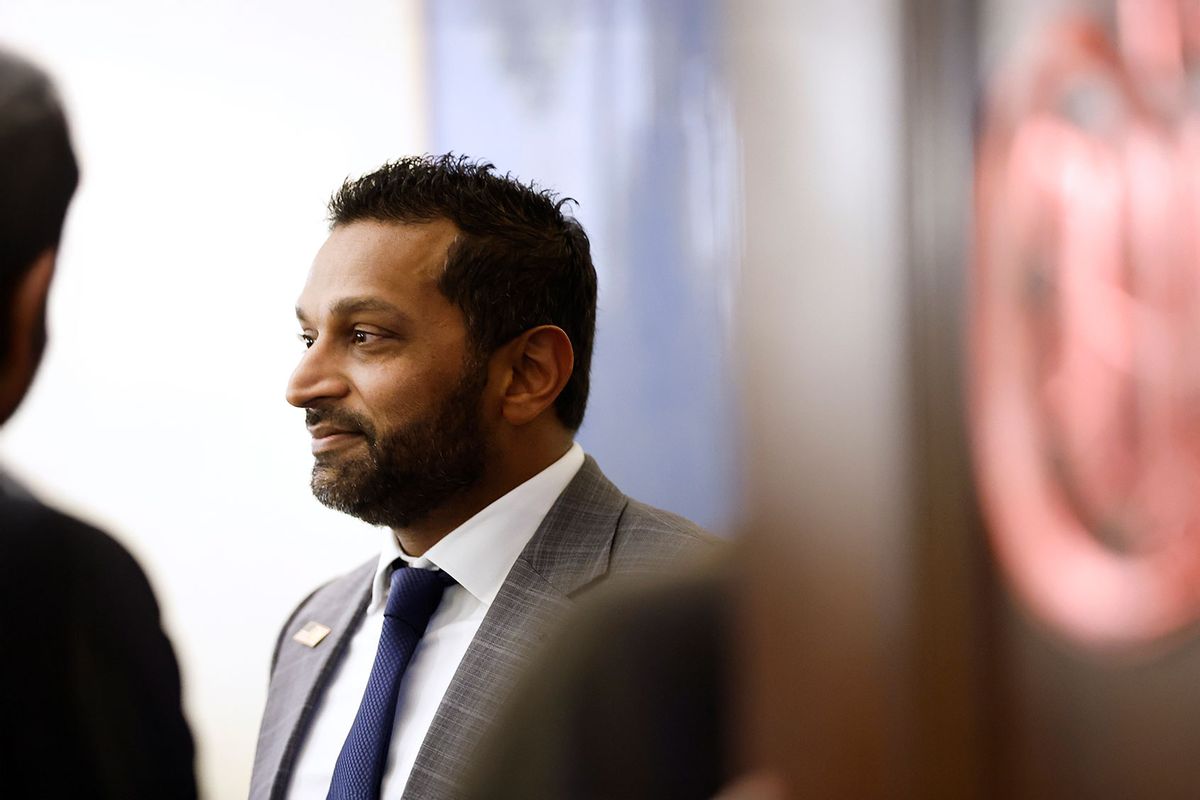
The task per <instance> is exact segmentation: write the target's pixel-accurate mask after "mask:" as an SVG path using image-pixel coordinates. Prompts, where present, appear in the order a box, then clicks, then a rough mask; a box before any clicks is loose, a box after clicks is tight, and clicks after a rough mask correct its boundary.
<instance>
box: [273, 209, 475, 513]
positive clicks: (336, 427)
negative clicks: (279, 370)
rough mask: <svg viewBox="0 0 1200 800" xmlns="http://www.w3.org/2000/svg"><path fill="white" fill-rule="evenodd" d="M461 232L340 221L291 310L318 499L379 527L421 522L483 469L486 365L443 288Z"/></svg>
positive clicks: (438, 226)
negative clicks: (296, 324) (299, 344)
mask: <svg viewBox="0 0 1200 800" xmlns="http://www.w3.org/2000/svg"><path fill="white" fill-rule="evenodd" d="M455 233H456V229H455V228H454V226H453V225H452V224H451V223H449V222H446V221H435V222H431V223H425V224H401V223H384V222H373V221H360V222H353V223H350V224H348V225H341V226H338V227H336V228H334V230H333V232H332V233H331V234H330V235H329V239H328V240H327V241H326V242H325V244H324V246H323V247H322V248H321V250H320V252H319V253H317V257H316V259H315V260H314V262H313V266H312V270H311V271H310V273H309V276H308V282H307V283H306V284H305V286H304V291H303V293H302V294H301V295H300V300H299V302H298V303H297V305H296V314H297V317H298V318H299V321H300V327H301V330H302V333H301V336H302V338H303V340H304V342H305V344H306V345H307V346H308V349H307V350H306V351H305V352H304V355H303V356H302V358H301V360H300V364H299V365H298V366H297V367H296V371H295V372H294V373H293V374H292V377H291V380H290V381H289V383H288V389H287V399H288V402H289V403H291V404H292V405H294V406H298V407H300V408H304V409H305V410H306V412H307V413H306V415H305V416H306V422H307V424H308V428H309V430H310V432H311V433H312V437H313V441H312V449H313V456H314V458H315V462H314V464H313V473H312V489H313V494H315V495H316V497H317V499H318V500H320V501H321V502H322V503H324V504H325V505H327V506H329V507H331V508H335V509H337V510H339V511H344V512H346V513H347V514H351V515H353V516H356V517H358V518H360V519H362V520H365V521H366V522H369V523H371V524H373V525H388V526H391V527H405V526H407V525H409V524H411V523H413V522H416V521H418V520H420V519H421V518H422V517H423V516H425V515H426V514H427V513H429V512H430V511H432V510H434V509H436V508H438V507H439V506H441V505H442V504H443V503H444V502H445V501H446V500H447V499H449V498H451V497H453V496H454V495H455V494H456V493H458V492H461V491H462V490H464V489H466V488H468V487H470V486H472V485H473V484H475V483H476V482H477V481H478V480H479V478H480V476H481V475H482V473H483V468H484V462H485V458H486V437H485V434H484V430H483V425H482V419H481V412H480V399H481V397H482V394H483V388H484V385H485V384H486V382H487V365H486V361H483V360H482V359H478V358H475V357H474V356H473V354H472V351H471V348H470V347H469V344H468V339H467V331H466V326H465V323H464V320H463V315H462V312H461V311H460V310H459V309H458V308H457V307H456V306H454V305H453V304H451V303H450V301H449V300H447V299H446V298H445V297H444V296H443V295H442V294H441V292H440V291H438V288H437V279H438V277H439V276H440V274H441V272H442V269H443V268H444V265H445V260H446V251H447V248H448V247H449V246H450V244H451V242H452V241H453V239H454V235H455Z"/></svg>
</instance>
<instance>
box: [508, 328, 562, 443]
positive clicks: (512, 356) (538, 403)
mask: <svg viewBox="0 0 1200 800" xmlns="http://www.w3.org/2000/svg"><path fill="white" fill-rule="evenodd" d="M500 352H501V353H502V354H503V356H502V358H504V365H503V367H504V371H505V378H506V379H507V380H506V381H505V384H504V396H503V398H502V403H501V414H502V415H503V416H504V419H505V421H507V422H508V423H509V424H511V425H526V424H528V423H530V422H533V421H534V420H535V419H537V418H538V417H539V416H540V415H541V414H542V412H544V411H545V410H546V409H547V408H550V407H551V406H553V405H554V401H555V400H556V399H558V395H559V393H560V392H562V390H563V387H564V386H566V385H567V380H568V379H569V378H570V377H571V370H572V369H573V368H574V366H575V351H574V350H573V349H572V347H571V339H570V337H568V336H567V334H566V332H565V331H563V329H562V328H559V327H556V326H554V325H540V326H538V327H536V328H530V329H529V330H527V331H525V332H524V333H522V334H521V335H520V336H518V337H517V338H515V339H513V340H512V341H511V342H509V343H508V344H506V345H505V346H504V347H502V348H501V349H500Z"/></svg>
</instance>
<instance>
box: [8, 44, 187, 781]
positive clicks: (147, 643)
mask: <svg viewBox="0 0 1200 800" xmlns="http://www.w3.org/2000/svg"><path fill="white" fill-rule="evenodd" d="M77 182H78V169H77V167H76V162H75V157H74V155H73V152H72V149H71V145H70V141H69V137H68V132H67V125H66V119H65V117H64V116H63V112H62V110H61V108H60V107H59V104H58V101H57V99H56V97H55V94H54V91H53V87H52V86H51V84H50V82H49V80H48V79H47V78H46V76H45V75H44V74H42V72H41V71H39V70H38V69H37V68H36V67H33V66H32V65H30V64H29V63H27V62H25V61H23V60H22V59H20V58H17V57H15V56H13V55H11V54H7V53H3V52H0V355H2V360H0V423H2V422H4V421H5V420H7V419H8V418H9V417H10V416H11V415H12V413H13V412H14V411H15V410H16V408H17V406H18V405H19V404H20V402H21V400H22V398H23V397H24V396H25V393H26V392H27V391H28V389H29V386H30V384H31V383H32V381H33V376H34V374H35V372H36V371H37V367H38V364H39V362H40V361H41V356H42V352H43V350H44V348H45V343H46V330H45V316H46V302H47V296H48V293H49V289H50V282H51V278H52V276H53V273H54V264H55V256H56V252H57V247H58V241H59V237H60V235H61V232H62V226H63V221H64V217H65V215H66V211H67V206H68V205H69V204H70V201H71V196H72V195H73V194H74V191H75V186H76V184H77ZM0 618H2V619H3V629H2V630H3V635H4V640H5V643H6V648H5V657H4V659H2V660H0V720H2V721H3V724H2V725H0V794H2V795H3V796H5V797H13V798H18V797H20V798H26V797H29V798H33V797H36V798H59V797H73V798H74V797H88V798H122V800H128V799H129V798H188V797H195V796H196V785H195V778H194V775H193V766H192V761H193V747H192V739H191V735H190V733H189V732H188V728H187V725H186V723H185V722H184V719H183V714H182V710H181V705H180V686H179V671H178V668H177V666H176V663H175V658H174V655H173V654H172V652H171V646H170V644H169V642H168V641H167V638H166V636H165V635H164V634H163V631H162V628H161V627H160V624H159V615H158V606H157V604H156V603H155V600H154V595H153V594H152V592H151V590H150V586H149V584H148V583H147V581H146V577H145V575H143V573H142V571H141V569H140V568H139V567H138V565H137V564H136V562H135V561H134V560H133V558H132V557H131V556H130V555H129V554H128V553H127V552H125V550H124V549H123V548H122V547H121V546H120V545H118V544H117V543H116V542H114V541H113V540H112V539H111V538H109V537H108V536H107V535H105V534H104V533H102V532H100V531H98V530H96V529H95V528H92V527H90V526H88V525H85V524H84V523H82V522H80V521H78V520H75V519H72V518H71V517H69V516H67V515H65V514H62V513H60V512H58V511H55V510H53V509H51V508H48V507H46V506H45V505H43V504H41V503H39V502H38V501H37V500H35V499H34V498H33V497H31V496H30V495H29V494H28V493H27V492H26V491H25V490H24V489H23V488H21V487H20V486H18V485H17V484H16V482H15V481H13V480H12V479H11V478H8V477H7V476H5V475H3V474H2V473H0Z"/></svg>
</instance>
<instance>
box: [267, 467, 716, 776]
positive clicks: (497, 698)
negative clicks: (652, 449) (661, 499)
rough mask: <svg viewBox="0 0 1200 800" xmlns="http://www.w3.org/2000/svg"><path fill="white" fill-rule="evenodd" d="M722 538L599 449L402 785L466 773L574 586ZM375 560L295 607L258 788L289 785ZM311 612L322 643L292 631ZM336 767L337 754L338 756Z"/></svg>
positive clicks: (666, 562)
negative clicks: (652, 496) (634, 486)
mask: <svg viewBox="0 0 1200 800" xmlns="http://www.w3.org/2000/svg"><path fill="white" fill-rule="evenodd" d="M712 541H713V540H712V538H711V537H710V536H709V535H708V534H707V533H705V532H704V531H703V530H701V529H700V528H698V527H697V526H696V525H694V524H693V523H691V522H689V521H687V520H685V519H683V518H682V517H678V516H676V515H674V514H670V513H668V512H666V511H660V510H658V509H656V508H652V507H650V506H647V505H645V504H643V503H639V502H637V501H636V500H631V499H630V498H628V497H626V496H625V495H624V494H622V493H621V492H620V490H618V489H617V488H616V487H615V486H613V484H612V483H610V482H609V481H608V479H607V478H605V477H604V475H603V473H601V472H600V468H599V467H598V466H596V462H595V461H594V460H593V459H592V458H591V457H590V456H589V457H588V458H587V459H586V460H585V461H584V464H583V467H582V468H581V469H580V470H579V473H578V474H577V475H576V476H575V478H574V479H573V480H572V481H571V483H570V484H569V485H568V486H567V488H566V489H565V490H564V491H563V493H562V494H561V495H560V496H559V498H558V500H557V501H556V502H555V503H554V506H553V507H552V508H551V509H550V512H549V513H548V514H547V515H546V518H545V520H543V521H542V524H541V526H540V527H539V528H538V530H537V532H536V533H535V534H534V536H533V538H532V539H531V540H530V542H529V544H528V545H527V546H526V547H525V549H524V551H523V552H522V553H521V555H520V557H518V559H517V562H516V564H515V565H513V568H512V571H510V572H509V574H508V577H507V578H506V579H505V581H504V585H503V586H502V587H501V589H500V592H499V594H497V595H496V600H495V602H493V603H492V607H491V608H490V609H489V610H488V613H487V616H486V617H485V618H484V620H483V624H482V625H481V626H480V628H479V632H478V633H476V634H475V639H474V640H473V641H472V642H471V645H470V647H469V648H468V649H467V652H466V655H465V656H464V657H463V660H462V663H461V665H460V666H459V668H458V671H457V672H456V673H455V675H454V679H453V680H452V682H451V683H450V687H449V688H448V689H447V690H446V695H445V697H444V698H443V699H442V703H441V706H440V707H439V708H438V711H437V714H436V715H435V716H434V719H433V723H432V724H431V725H430V728H429V733H428V734H427V735H426V737H425V741H424V742H423V743H422V745H421V749H420V751H419V752H418V754H417V760H416V764H415V765H414V766H413V771H412V775H411V777H410V778H409V781H408V785H407V787H406V788H405V791H404V797H405V798H412V800H442V799H443V798H446V799H448V798H453V797H455V796H456V795H457V793H458V786H459V782H460V781H461V780H462V777H463V775H464V772H465V770H466V768H467V766H468V764H470V761H471V758H472V757H473V755H474V751H475V749H476V747H477V745H478V743H479V741H480V739H481V738H482V737H483V734H484V732H485V731H486V730H487V728H488V726H489V724H490V723H491V721H492V719H493V718H494V717H495V715H496V712H497V711H498V710H499V708H500V706H501V705H502V703H503V701H504V700H505V698H506V697H507V695H508V694H509V691H510V690H511V688H512V686H513V683H514V681H515V679H516V678H517V675H518V673H519V672H520V670H521V668H522V667H523V666H524V665H525V664H526V663H527V661H528V659H529V656H530V655H531V652H532V651H533V649H534V646H535V645H536V644H537V643H538V642H539V641H540V640H541V639H542V638H543V637H544V635H545V634H546V632H547V630H548V629H549V628H550V627H551V625H552V623H553V622H555V621H556V620H557V619H558V618H559V617H560V616H561V615H562V613H563V612H564V611H565V610H566V609H567V608H568V607H569V606H570V603H571V598H572V597H574V596H576V595H578V593H579V592H581V591H582V590H584V589H586V588H587V587H588V586H591V585H592V584H595V583H596V582H597V581H599V580H600V579H601V578H604V577H605V576H607V575H637V574H655V573H661V572H665V571H667V570H669V569H673V568H675V567H676V566H677V564H678V562H679V560H680V557H681V556H684V555H685V554H687V553H689V552H693V551H697V550H701V549H706V548H705V545H706V544H709V543H711V542H712ZM375 566H376V561H375V560H371V561H369V562H367V563H366V564H363V565H362V566H361V567H359V568H358V569H356V570H354V571H353V572H351V573H349V574H348V575H345V576H343V577H341V578H339V579H337V580H335V581H333V582H332V583H330V584H327V585H326V586H324V587H322V588H321V589H318V590H317V591H316V592H314V593H313V594H312V595H310V596H309V597H308V599H306V600H305V601H304V602H303V603H301V604H300V606H299V607H298V608H297V609H296V611H295V612H294V613H293V614H292V617H291V619H289V620H288V622H287V624H286V625H285V626H284V628H283V631H282V633H281V634H280V638H279V642H278V643H277V644H276V650H275V659H274V665H273V668H272V672H271V683H270V688H269V690H268V694H267V707H266V710H265V711H264V713H263V721H262V727H261V728H260V730H259V735H258V750H257V752H256V754H255V757H254V775H253V777H252V779H251V783H250V798H251V800H277V798H282V797H284V795H285V793H286V791H287V787H288V784H289V782H290V780H291V773H292V769H293V767H294V766H295V761H296V756H297V754H298V752H299V748H300V745H301V743H302V741H303V739H304V736H305V733H306V732H307V730H308V726H309V724H310V723H311V721H312V716H313V711H314V709H315V707H316V705H317V702H318V701H319V699H320V697H321V693H322V692H323V691H324V689H325V685H326V683H327V682H328V680H329V678H330V675H331V674H332V673H333V670H334V667H335V666H336V665H337V663H338V660H339V658H340V657H341V655H342V652H343V651H344V649H345V647H346V644H347V643H348V642H349V639H350V637H351V635H352V634H353V632H354V630H355V629H356V628H357V627H358V625H359V624H360V623H361V622H362V618H363V615H364V613H365V611H366V607H367V603H368V602H369V600H370V595H371V579H372V577H373V576H374V573H375ZM310 620H316V621H319V622H322V623H324V624H326V625H328V626H330V627H331V628H332V629H333V630H332V632H331V633H330V634H329V635H328V636H326V638H325V639H324V640H323V641H322V642H321V643H320V644H319V645H317V646H316V647H314V648H309V647H306V646H304V645H302V644H299V643H297V642H295V641H293V640H292V636H293V635H294V634H295V633H296V632H297V631H298V630H300V628H302V627H304V625H305V624H306V623H308V622H309V621H310ZM331 769H332V765H331Z"/></svg>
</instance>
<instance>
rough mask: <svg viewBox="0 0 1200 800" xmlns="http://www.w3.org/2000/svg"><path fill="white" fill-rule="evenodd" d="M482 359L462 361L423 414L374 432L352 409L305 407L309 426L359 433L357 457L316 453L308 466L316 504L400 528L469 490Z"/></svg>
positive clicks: (481, 441)
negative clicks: (361, 443)
mask: <svg viewBox="0 0 1200 800" xmlns="http://www.w3.org/2000/svg"><path fill="white" fill-rule="evenodd" d="M486 383H487V363H486V362H483V363H478V362H475V363H471V364H468V365H467V366H466V368H465V369H464V371H463V375H462V377H461V378H460V379H459V381H458V383H457V384H455V386H454V387H453V388H452V389H451V390H450V393H449V394H448V395H447V396H446V398H445V399H444V400H443V401H442V402H441V404H439V405H438V407H437V408H435V409H434V410H433V412H432V413H431V414H430V415H429V416H428V417H426V418H424V419H418V420H415V421H413V422H410V423H408V424H407V425H405V426H404V427H402V428H400V429H399V430H395V431H391V432H387V433H384V434H379V433H378V432H377V431H376V430H375V428H374V427H373V426H372V425H371V424H370V422H369V421H368V420H366V419H364V418H363V417H361V416H359V415H358V414H355V413H353V412H348V411H342V410H339V409H333V408H330V409H321V408H310V409H308V411H307V412H306V414H305V417H306V421H307V423H308V424H309V425H314V424H316V423H318V422H323V421H324V422H331V423H333V424H334V425H336V426H337V427H338V428H342V429H344V430H349V431H353V432H357V433H361V434H362V435H363V437H364V439H365V441H366V445H367V453H366V455H365V456H340V457H339V456H338V454H336V453H334V454H331V455H328V456H324V457H322V456H321V455H320V454H318V456H317V459H316V462H315V463H314V464H313V471H312V491H313V494H314V495H315V496H316V498H317V499H318V500H319V501H321V502H322V503H323V504H325V505H326V506H328V507H329V508H332V509H334V510H337V511H342V512H344V513H346V514H349V515H350V516H352V517H357V518H359V519H361V520H362V521H363V522H366V523H369V524H371V525H387V526H388V527H391V528H406V527H408V526H409V525H411V524H413V523H414V522H417V521H419V520H421V519H423V518H424V517H425V516H427V515H428V514H429V513H430V512H431V511H433V510H435V509H437V508H439V507H440V506H442V505H443V504H444V503H445V502H446V501H447V500H449V499H450V498H452V497H453V496H454V495H456V494H459V493H460V492H463V491H465V490H466V489H469V488H470V487H472V486H474V485H475V484H476V483H478V482H479V479H480V477H481V476H482V475H483V469H484V461H485V453H486V441H485V438H484V435H483V427H482V425H481V424H480V414H479V411H480V409H479V401H480V398H481V397H482V396H483V387H484V385H485V384H486Z"/></svg>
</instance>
